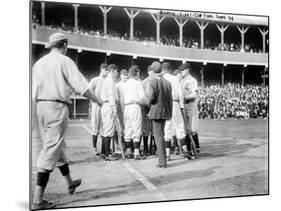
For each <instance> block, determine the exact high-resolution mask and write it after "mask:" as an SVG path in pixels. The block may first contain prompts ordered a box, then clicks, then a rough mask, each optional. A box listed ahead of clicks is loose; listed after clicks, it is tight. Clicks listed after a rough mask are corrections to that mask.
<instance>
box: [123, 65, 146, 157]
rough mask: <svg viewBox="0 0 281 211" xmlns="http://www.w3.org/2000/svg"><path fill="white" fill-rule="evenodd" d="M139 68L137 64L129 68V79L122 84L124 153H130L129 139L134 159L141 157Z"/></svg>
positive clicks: (141, 100) (142, 93)
mask: <svg viewBox="0 0 281 211" xmlns="http://www.w3.org/2000/svg"><path fill="white" fill-rule="evenodd" d="M138 74H139V68H138V66H137V65H134V66H132V67H131V68H130V69H129V78H130V79H129V80H128V81H126V83H124V85H123V89H124V125H125V129H124V134H125V136H124V139H125V147H126V154H131V153H132V152H131V145H130V143H131V140H133V146H134V159H136V160H138V159H141V156H140V150H139V149H140V136H141V129H142V113H141V106H140V104H142V103H143V101H144V98H145V95H144V89H143V87H142V84H141V82H140V81H139V80H138Z"/></svg>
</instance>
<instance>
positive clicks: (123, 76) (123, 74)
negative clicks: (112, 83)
mask: <svg viewBox="0 0 281 211" xmlns="http://www.w3.org/2000/svg"><path fill="white" fill-rule="evenodd" d="M128 79H129V75H128V70H126V69H122V70H121V71H120V81H119V82H118V83H117V84H116V89H117V116H118V119H119V122H120V127H121V131H119V132H120V133H121V138H122V140H121V144H124V127H125V126H124V91H123V86H124V84H125V82H126V81H127V80H128ZM117 146H118V145H117ZM123 148H125V147H123ZM117 150H119V149H117ZM120 150H121V149H120Z"/></svg>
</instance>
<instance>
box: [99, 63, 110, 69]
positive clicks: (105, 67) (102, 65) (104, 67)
mask: <svg viewBox="0 0 281 211" xmlns="http://www.w3.org/2000/svg"><path fill="white" fill-rule="evenodd" d="M107 67H108V65H107V64H106V63H102V64H101V65H100V69H107Z"/></svg>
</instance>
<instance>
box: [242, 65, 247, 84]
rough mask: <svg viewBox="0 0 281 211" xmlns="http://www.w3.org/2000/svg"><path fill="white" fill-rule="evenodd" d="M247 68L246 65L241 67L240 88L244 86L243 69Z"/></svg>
mask: <svg viewBox="0 0 281 211" xmlns="http://www.w3.org/2000/svg"><path fill="white" fill-rule="evenodd" d="M246 67H247V65H244V66H243V67H242V72H241V84H242V86H244V82H245V68H246Z"/></svg>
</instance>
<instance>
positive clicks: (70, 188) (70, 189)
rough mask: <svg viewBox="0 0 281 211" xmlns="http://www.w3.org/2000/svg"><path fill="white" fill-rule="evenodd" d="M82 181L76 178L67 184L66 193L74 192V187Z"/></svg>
mask: <svg viewBox="0 0 281 211" xmlns="http://www.w3.org/2000/svg"><path fill="white" fill-rule="evenodd" d="M81 183H82V180H81V179H77V180H74V181H73V183H72V185H69V186H68V193H69V194H71V195H72V194H73V193H74V192H75V189H76V188H77V187H78V186H80V185H81Z"/></svg>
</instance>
